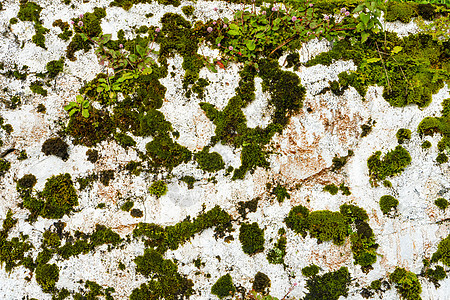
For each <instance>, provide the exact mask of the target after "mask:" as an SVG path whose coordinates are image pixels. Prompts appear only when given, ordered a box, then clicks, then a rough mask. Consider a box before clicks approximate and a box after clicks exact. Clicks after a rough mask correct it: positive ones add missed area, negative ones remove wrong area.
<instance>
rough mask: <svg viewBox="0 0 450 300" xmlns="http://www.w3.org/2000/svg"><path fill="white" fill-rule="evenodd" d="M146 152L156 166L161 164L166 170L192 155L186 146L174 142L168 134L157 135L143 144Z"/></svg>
mask: <svg viewBox="0 0 450 300" xmlns="http://www.w3.org/2000/svg"><path fill="white" fill-rule="evenodd" d="M145 148H146V149H147V154H148V155H149V157H150V158H151V159H152V162H153V163H154V164H155V165H156V166H163V167H165V168H167V169H168V170H172V169H173V168H174V167H176V166H178V165H179V164H181V163H183V162H184V163H187V162H188V161H189V160H190V159H191V156H192V153H191V151H189V150H188V149H187V148H186V147H183V146H181V145H180V144H178V143H176V142H174V141H173V140H172V139H171V138H170V137H169V136H167V135H163V136H157V137H155V139H153V140H152V141H151V142H149V143H147V145H146V146H145Z"/></svg>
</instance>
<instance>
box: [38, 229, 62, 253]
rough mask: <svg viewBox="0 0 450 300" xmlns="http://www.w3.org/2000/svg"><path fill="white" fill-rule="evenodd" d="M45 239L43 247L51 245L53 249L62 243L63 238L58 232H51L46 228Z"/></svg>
mask: <svg viewBox="0 0 450 300" xmlns="http://www.w3.org/2000/svg"><path fill="white" fill-rule="evenodd" d="M43 238H44V240H43V241H42V246H43V247H49V248H51V249H56V248H58V247H59V246H60V245H61V239H60V238H59V236H58V234H57V233H56V232H51V231H50V230H46V231H45V232H44V234H43Z"/></svg>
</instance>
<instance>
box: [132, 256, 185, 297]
mask: <svg viewBox="0 0 450 300" xmlns="http://www.w3.org/2000/svg"><path fill="white" fill-rule="evenodd" d="M134 262H135V264H136V271H137V272H138V273H141V274H142V275H144V276H146V277H150V278H151V280H150V281H149V282H148V283H147V284H142V285H141V287H140V288H138V289H134V290H133V292H132V293H131V296H130V299H148V295H154V297H155V299H167V300H176V299H181V298H186V297H189V296H190V295H191V294H192V293H193V289H192V286H193V285H194V284H193V283H192V281H191V280H189V279H187V278H186V277H185V276H183V275H181V274H180V273H178V267H177V265H176V264H175V263H174V262H173V261H171V260H169V259H164V258H163V256H162V255H161V254H160V253H158V252H157V251H155V250H153V249H150V248H147V249H145V250H144V255H142V256H138V257H136V258H135V259H134Z"/></svg>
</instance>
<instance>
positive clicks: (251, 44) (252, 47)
mask: <svg viewBox="0 0 450 300" xmlns="http://www.w3.org/2000/svg"><path fill="white" fill-rule="evenodd" d="M245 45H246V46H247V48H248V50H250V51H253V50H255V48H256V45H255V41H254V40H247V41H245Z"/></svg>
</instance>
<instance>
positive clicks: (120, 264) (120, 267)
mask: <svg viewBox="0 0 450 300" xmlns="http://www.w3.org/2000/svg"><path fill="white" fill-rule="evenodd" d="M117 268H118V269H119V270H120V271H125V268H126V267H125V264H124V263H123V262H121V261H119V265H118V266H117Z"/></svg>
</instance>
